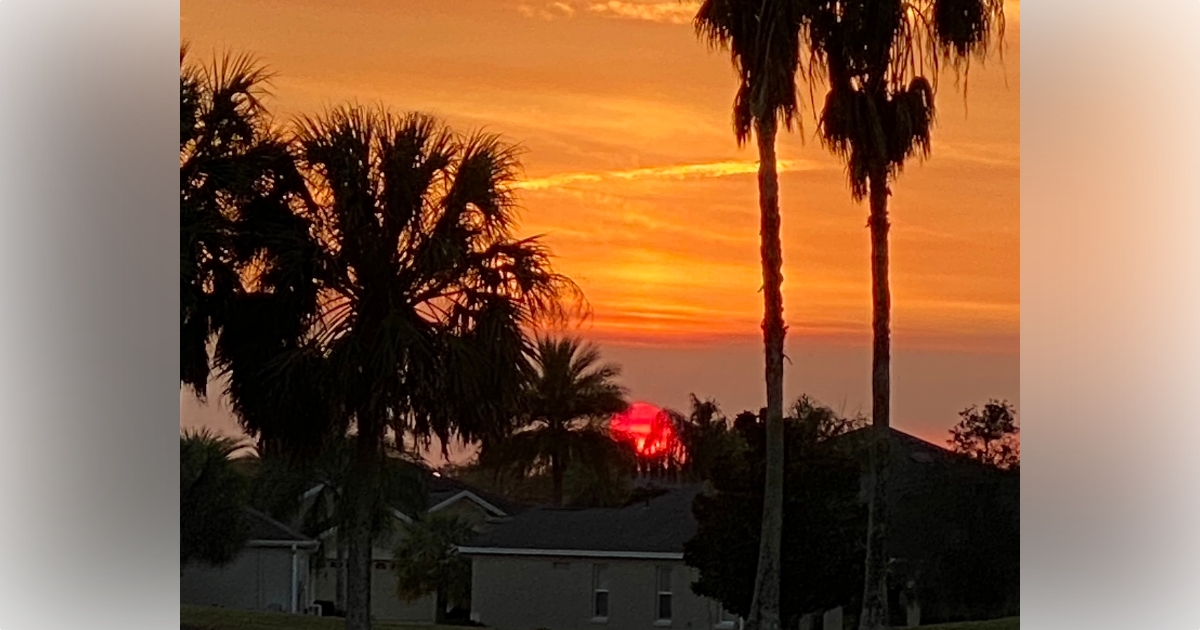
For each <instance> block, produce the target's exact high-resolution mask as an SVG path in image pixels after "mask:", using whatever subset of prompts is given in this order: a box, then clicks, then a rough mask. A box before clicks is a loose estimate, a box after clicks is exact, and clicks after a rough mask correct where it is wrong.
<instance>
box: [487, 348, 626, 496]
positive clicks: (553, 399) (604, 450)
mask: <svg viewBox="0 0 1200 630" xmlns="http://www.w3.org/2000/svg"><path fill="white" fill-rule="evenodd" d="M533 363H534V367H535V372H534V374H533V375H532V377H531V378H530V379H529V380H528V382H527V383H526V385H525V388H524V400H523V406H522V411H521V413H520V415H519V416H518V417H517V419H516V426H515V427H514V431H513V432H512V433H511V434H510V435H508V436H506V437H505V438H504V439H502V440H494V441H490V442H488V443H487V444H485V445H484V449H483V452H482V453H480V461H481V463H483V464H484V465H485V466H487V467H490V468H494V469H496V470H500V471H508V472H512V473H515V474H517V475H519V476H524V475H526V474H528V473H529V472H531V471H534V470H539V469H545V470H548V471H549V473H550V478H551V481H552V485H553V501H554V503H555V505H562V503H563V478H564V476H565V474H566V471H567V468H568V467H569V466H571V465H572V464H573V463H577V464H582V465H584V466H587V467H589V468H591V469H593V470H595V471H596V472H598V473H600V474H605V473H606V472H608V471H610V470H616V469H618V468H620V467H622V466H624V467H632V464H633V461H632V453H631V452H630V449H629V448H628V446H627V445H625V444H623V443H621V442H618V441H616V440H614V439H613V438H612V436H610V435H609V434H608V432H607V431H606V430H605V429H604V427H603V426H602V422H603V420H605V419H607V418H608V417H610V416H611V415H612V414H614V413H617V412H620V411H623V410H624V409H625V408H626V407H627V406H628V403H627V402H626V401H625V390H624V388H622V387H621V386H620V385H618V384H617V383H616V382H615V381H614V379H615V378H617V377H618V376H619V375H620V373H621V370H620V368H619V367H617V366H616V365H612V364H601V363H600V350H599V348H597V347H596V346H594V345H590V344H589V345H584V344H583V342H582V341H581V340H579V339H574V338H562V339H551V338H540V339H538V340H537V343H536V348H535V351H534V355H533Z"/></svg>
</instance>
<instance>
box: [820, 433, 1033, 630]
mask: <svg viewBox="0 0 1200 630" xmlns="http://www.w3.org/2000/svg"><path fill="white" fill-rule="evenodd" d="M869 437H870V432H869V430H867V429H862V430H858V431H854V432H851V433H847V434H845V435H842V436H839V437H837V438H834V439H833V440H831V443H832V444H833V445H834V446H836V447H839V448H847V449H849V452H851V453H852V454H853V455H854V456H855V457H856V459H857V460H858V462H859V465H860V467H861V470H862V471H863V478H864V483H863V492H862V495H861V499H862V500H863V501H866V499H867V496H868V495H867V485H868V483H869V482H868V481H867V480H868V479H869V477H868V475H867V472H868V470H869V462H870V458H869V453H870V449H869V443H870V442H869ZM888 452H889V455H890V466H889V477H888V493H887V497H888V513H889V520H890V523H889V526H888V527H889V535H888V551H889V555H890V556H891V557H892V564H893V567H894V569H893V572H892V576H893V577H892V578H891V582H890V584H889V590H890V591H891V592H890V593H889V600H890V602H889V609H890V610H891V611H893V613H894V616H893V619H892V620H891V621H892V624H893V626H897V627H899V626H904V625H909V626H914V625H919V624H921V623H926V624H928V623H941V622H951V621H961V620H968V619H988V618H996V617H1005V616H1012V615H1017V614H1019V605H1020V584H1021V581H1020V577H1021V576H1020V549H1021V547H1020V544H1021V531H1020V528H1021V526H1020V514H1021V499H1020V492H1021V481H1020V474H1019V472H1017V471H1004V470H999V469H996V468H993V467H990V466H985V465H984V464H981V463H980V462H978V461H976V460H974V459H972V458H971V457H968V456H966V455H962V454H959V453H955V452H952V451H950V450H948V449H945V448H943V447H941V446H938V445H935V444H931V443H929V442H926V441H924V440H922V439H920V438H917V437H915V436H912V435H909V434H907V433H904V432H902V431H898V430H896V429H889V445H888Z"/></svg>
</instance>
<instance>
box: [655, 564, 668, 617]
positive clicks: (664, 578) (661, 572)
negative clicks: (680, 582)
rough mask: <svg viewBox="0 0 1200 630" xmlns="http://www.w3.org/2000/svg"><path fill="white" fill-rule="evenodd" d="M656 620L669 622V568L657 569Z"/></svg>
mask: <svg viewBox="0 0 1200 630" xmlns="http://www.w3.org/2000/svg"><path fill="white" fill-rule="evenodd" d="M657 608H658V620H659V621H670V620H671V567H658V607H657Z"/></svg>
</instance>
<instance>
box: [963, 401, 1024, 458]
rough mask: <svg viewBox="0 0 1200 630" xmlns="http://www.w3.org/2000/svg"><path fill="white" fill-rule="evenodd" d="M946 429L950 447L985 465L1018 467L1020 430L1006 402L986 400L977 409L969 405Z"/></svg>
mask: <svg viewBox="0 0 1200 630" xmlns="http://www.w3.org/2000/svg"><path fill="white" fill-rule="evenodd" d="M958 415H959V417H961V418H962V419H961V420H959V422H958V424H956V425H954V427H953V428H952V429H950V439H949V440H948V443H949V444H950V448H951V449H952V450H953V451H955V452H956V453H962V454H964V455H970V456H971V457H973V458H975V459H977V460H979V461H980V462H983V463H985V464H987V465H989V466H995V467H997V468H1004V469H1012V468H1018V467H1019V466H1020V465H1021V441H1020V439H1019V437H1018V435H1017V434H1018V433H1020V431H1021V429H1020V428H1019V427H1018V426H1017V412H1016V409H1015V408H1014V407H1013V406H1012V405H1010V404H1009V403H1008V401H1006V400H1005V401H998V400H990V401H988V403H987V404H986V405H984V406H983V408H982V409H980V408H979V407H978V406H977V405H971V406H970V407H967V408H966V409H964V410H962V411H960V412H959V414H958Z"/></svg>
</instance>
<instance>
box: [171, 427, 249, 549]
mask: <svg viewBox="0 0 1200 630" xmlns="http://www.w3.org/2000/svg"><path fill="white" fill-rule="evenodd" d="M244 447H245V444H243V443H242V442H241V441H239V440H236V439H233V438H229V437H224V436H221V435H217V434H215V433H213V432H212V431H209V430H207V429H202V430H200V431H187V432H184V433H182V434H180V436H179V509H180V513H179V565H180V566H181V567H183V566H187V565H188V564H189V563H192V562H203V563H206V564H210V565H223V564H226V563H228V562H230V561H232V560H233V559H234V557H235V556H237V554H238V552H239V551H241V549H242V545H243V543H245V541H246V529H245V515H244V513H243V510H244V508H245V506H246V503H245V501H246V480H245V478H243V477H242V476H241V475H240V474H238V472H237V471H236V470H235V469H234V467H233V462H232V461H230V460H231V458H232V457H233V455H234V454H236V453H237V452H238V451H240V450H242V449H243V448H244Z"/></svg>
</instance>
